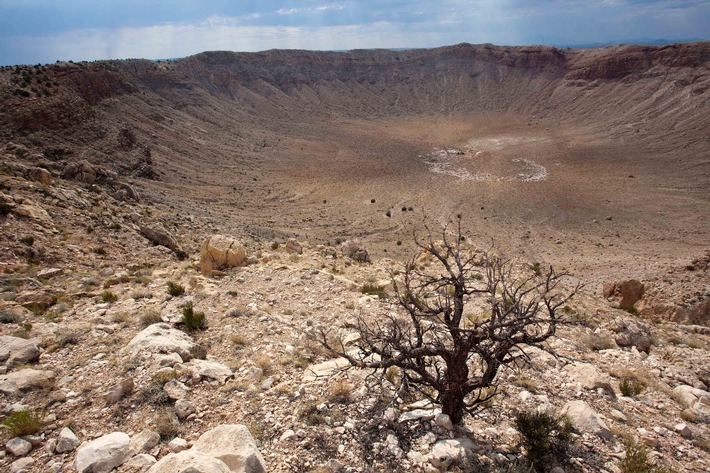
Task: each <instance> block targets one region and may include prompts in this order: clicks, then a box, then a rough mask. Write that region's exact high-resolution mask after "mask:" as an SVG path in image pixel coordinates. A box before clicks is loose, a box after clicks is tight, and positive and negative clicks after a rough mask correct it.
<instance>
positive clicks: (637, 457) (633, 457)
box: [619, 437, 674, 473]
mask: <svg viewBox="0 0 710 473" xmlns="http://www.w3.org/2000/svg"><path fill="white" fill-rule="evenodd" d="M624 446H625V448H626V456H625V458H624V459H623V460H622V462H621V463H620V464H619V468H620V469H621V472H622V473H673V472H674V470H672V469H670V468H668V467H665V466H651V465H649V463H648V452H649V449H648V447H647V446H645V445H643V444H640V443H638V442H636V440H634V439H633V438H632V437H629V438H628V439H626V441H625V442H624Z"/></svg>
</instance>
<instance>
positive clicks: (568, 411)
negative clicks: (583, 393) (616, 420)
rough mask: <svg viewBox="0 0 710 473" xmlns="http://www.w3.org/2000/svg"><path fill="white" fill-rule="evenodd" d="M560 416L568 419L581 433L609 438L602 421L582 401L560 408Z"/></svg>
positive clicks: (571, 402)
mask: <svg viewBox="0 0 710 473" xmlns="http://www.w3.org/2000/svg"><path fill="white" fill-rule="evenodd" d="M561 415H563V416H567V417H569V419H570V421H571V422H572V425H573V426H574V427H575V428H576V429H577V430H580V431H582V432H589V433H593V434H597V435H599V436H600V437H609V436H611V431H610V430H609V427H607V425H606V423H605V422H604V420H603V419H602V418H601V417H600V416H599V414H597V412H596V411H595V410H594V409H592V408H591V407H590V406H589V404H587V403H586V402H584V401H570V402H568V403H567V404H565V405H564V407H562V411H561Z"/></svg>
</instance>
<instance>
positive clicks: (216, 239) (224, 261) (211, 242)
mask: <svg viewBox="0 0 710 473" xmlns="http://www.w3.org/2000/svg"><path fill="white" fill-rule="evenodd" d="M246 259H247V253H246V250H245V249H244V247H243V246H242V245H241V244H240V243H239V242H238V241H237V240H235V239H234V238H230V237H228V236H224V235H212V236H211V237H209V238H207V239H206V240H205V241H204V243H202V247H201V248H200V270H201V271H202V274H204V275H205V276H211V275H212V272H213V271H215V270H218V269H224V268H232V267H235V266H241V265H242V264H244V262H245V261H246Z"/></svg>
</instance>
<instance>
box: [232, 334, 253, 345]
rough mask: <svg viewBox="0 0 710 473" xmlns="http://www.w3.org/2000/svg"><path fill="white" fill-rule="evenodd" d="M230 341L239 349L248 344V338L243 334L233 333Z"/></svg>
mask: <svg viewBox="0 0 710 473" xmlns="http://www.w3.org/2000/svg"><path fill="white" fill-rule="evenodd" d="M229 341H230V342H232V345H234V346H235V347H237V348H241V347H243V346H244V345H246V344H247V343H248V340H247V337H245V336H244V335H243V334H241V333H233V334H231V335H230V336H229Z"/></svg>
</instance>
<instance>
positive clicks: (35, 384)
mask: <svg viewBox="0 0 710 473" xmlns="http://www.w3.org/2000/svg"><path fill="white" fill-rule="evenodd" d="M53 382H54V372H53V371H44V370H33V369H31V368H26V369H23V370H19V371H14V372H12V373H8V374H6V375H2V376H0V392H1V393H3V394H8V395H15V394H19V393H20V392H23V391H31V390H33V389H41V388H46V387H48V386H50V385H51V384H52V383H53Z"/></svg>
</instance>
